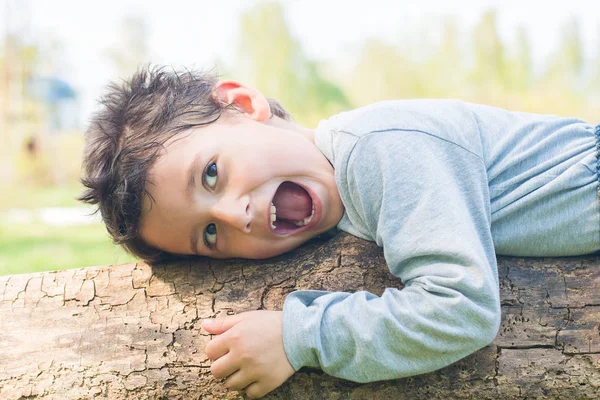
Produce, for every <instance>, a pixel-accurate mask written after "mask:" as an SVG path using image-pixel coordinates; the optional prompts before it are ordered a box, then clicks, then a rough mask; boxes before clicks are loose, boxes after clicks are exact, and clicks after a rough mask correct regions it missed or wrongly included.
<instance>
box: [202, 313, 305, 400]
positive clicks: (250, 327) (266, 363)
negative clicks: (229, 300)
mask: <svg viewBox="0 0 600 400" xmlns="http://www.w3.org/2000/svg"><path fill="white" fill-rule="evenodd" d="M202 328H204V330H206V331H207V332H208V333H210V334H213V335H219V336H217V337H214V338H213V339H212V340H211V341H210V342H209V343H208V344H207V345H206V355H207V356H208V358H210V359H211V360H213V363H212V365H211V366H210V371H211V372H212V374H213V375H214V376H215V378H220V379H221V378H227V379H226V380H225V383H224V385H225V387H226V388H228V389H235V390H242V389H245V391H246V395H247V396H248V397H250V398H253V399H256V398H259V397H262V396H264V395H265V394H267V393H269V392H270V391H272V390H273V389H275V388H277V387H279V386H280V385H281V384H282V383H283V382H285V381H286V380H287V379H288V378H289V377H290V376H292V375H293V374H294V372H295V371H294V369H293V368H292V366H291V365H290V363H289V361H288V359H287V356H286V355H285V350H284V348H283V335H282V312H281V311H249V312H244V313H241V314H236V315H231V316H228V317H225V318H217V319H205V320H204V321H203V322H202Z"/></svg>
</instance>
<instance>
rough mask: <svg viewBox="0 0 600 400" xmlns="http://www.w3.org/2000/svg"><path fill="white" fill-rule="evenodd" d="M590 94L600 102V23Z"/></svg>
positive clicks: (599, 25) (589, 88) (589, 87)
mask: <svg viewBox="0 0 600 400" xmlns="http://www.w3.org/2000/svg"><path fill="white" fill-rule="evenodd" d="M588 94H590V95H591V97H592V98H593V99H595V100H596V101H597V102H599V103H600V24H598V28H597V35H596V54H595V57H594V60H593V62H592V68H591V77H590V82H589V86H588ZM599 118H600V117H599Z"/></svg>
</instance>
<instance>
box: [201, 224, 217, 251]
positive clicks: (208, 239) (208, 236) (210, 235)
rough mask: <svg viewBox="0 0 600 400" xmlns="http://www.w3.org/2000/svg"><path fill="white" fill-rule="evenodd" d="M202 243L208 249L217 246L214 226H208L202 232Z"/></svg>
mask: <svg viewBox="0 0 600 400" xmlns="http://www.w3.org/2000/svg"><path fill="white" fill-rule="evenodd" d="M204 243H205V244H206V246H207V247H209V248H211V249H212V248H214V247H215V246H216V244H217V227H216V226H215V224H209V225H208V226H207V227H206V229H205V230H204Z"/></svg>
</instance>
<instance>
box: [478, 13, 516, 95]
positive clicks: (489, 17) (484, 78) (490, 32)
mask: <svg viewBox="0 0 600 400" xmlns="http://www.w3.org/2000/svg"><path fill="white" fill-rule="evenodd" d="M496 25H497V24H496V11H493V10H492V11H486V12H485V13H483V15H482V17H481V21H480V22H479V23H478V24H477V26H476V27H475V29H474V31H473V34H472V35H471V36H472V37H473V38H474V39H473V40H474V42H473V51H474V61H475V62H474V65H473V69H472V71H471V74H470V80H471V82H472V83H473V84H474V85H475V86H476V87H477V88H479V89H481V90H484V91H489V90H490V89H492V90H493V91H496V90H503V89H505V88H506V87H507V81H508V79H509V78H508V76H507V75H508V74H507V65H506V64H507V63H506V59H505V49H504V45H503V44H502V41H501V40H500V37H499V36H498V29H497V26H496Z"/></svg>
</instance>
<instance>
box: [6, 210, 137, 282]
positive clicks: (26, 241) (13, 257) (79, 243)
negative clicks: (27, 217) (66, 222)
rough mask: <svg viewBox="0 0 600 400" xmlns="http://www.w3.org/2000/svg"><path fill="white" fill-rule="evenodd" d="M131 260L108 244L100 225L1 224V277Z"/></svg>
mask: <svg viewBox="0 0 600 400" xmlns="http://www.w3.org/2000/svg"><path fill="white" fill-rule="evenodd" d="M134 260H135V259H134V258H133V257H131V256H129V255H128V254H126V253H125V251H123V250H122V249H120V248H119V247H117V246H115V245H113V244H112V243H111V241H110V239H109V237H108V234H107V233H106V230H105V228H104V226H103V225H102V224H92V225H79V226H65V227H62V226H48V225H43V224H39V223H38V224H13V225H8V224H6V223H2V222H0V275H8V274H21V273H26V272H38V271H51V270H63V269H69V268H79V267H87V266H93V265H105V264H122V263H126V262H130V261H134Z"/></svg>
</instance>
